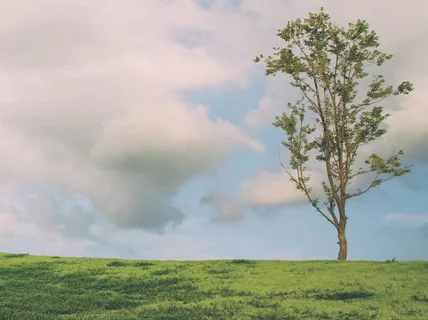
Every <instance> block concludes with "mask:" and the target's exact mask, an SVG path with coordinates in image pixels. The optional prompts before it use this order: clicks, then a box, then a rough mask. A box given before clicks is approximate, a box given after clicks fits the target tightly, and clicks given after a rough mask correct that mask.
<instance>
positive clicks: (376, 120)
mask: <svg viewBox="0 0 428 320" xmlns="http://www.w3.org/2000/svg"><path fill="white" fill-rule="evenodd" d="M277 35H278V37H280V38H281V39H282V40H284V42H285V45H284V47H283V48H280V47H277V48H273V49H274V53H273V54H272V55H269V56H267V57H264V56H263V55H262V54H261V55H259V56H258V57H256V58H255V59H254V61H255V62H256V63H258V62H260V61H263V62H264V63H265V65H266V75H273V76H275V75H276V74H277V73H285V74H287V75H288V76H289V77H290V79H291V82H290V84H291V86H292V87H294V88H297V89H298V92H299V93H300V98H299V99H298V101H297V103H295V104H292V103H288V104H287V108H288V109H289V112H284V113H282V114H281V115H279V116H277V117H276V120H275V122H274V123H273V125H274V126H276V127H278V128H280V129H282V130H283V132H284V133H285V136H286V140H285V141H283V142H282V145H283V146H284V147H285V148H287V149H288V151H289V153H290V167H291V169H293V170H294V171H295V172H296V173H295V174H292V173H291V172H290V171H289V170H288V169H286V168H285V166H284V165H283V164H282V163H281V165H282V166H283V168H284V169H285V170H286V171H287V173H288V175H289V177H290V181H292V182H293V183H294V184H295V186H296V188H297V189H298V190H300V191H302V192H303V193H304V194H305V195H306V196H307V198H308V200H309V202H310V203H311V204H312V206H313V207H314V208H315V209H316V210H317V211H318V212H319V213H320V214H321V215H322V216H323V217H324V218H325V219H327V221H329V222H330V223H331V224H333V225H334V226H335V227H336V228H337V229H338V230H339V228H344V226H345V225H346V220H347V216H346V211H345V203H346V200H348V199H350V198H352V197H354V196H359V195H361V194H363V193H365V192H366V191H368V190H369V189H371V188H374V187H376V186H378V185H380V184H381V183H383V182H385V181H387V180H389V179H391V178H393V177H396V176H401V175H404V174H406V173H408V172H410V166H404V167H403V166H402V164H401V161H400V157H401V156H402V155H403V151H402V150H400V151H398V152H397V153H395V154H393V155H392V156H391V157H389V158H386V159H384V158H382V157H380V156H379V155H377V154H372V155H371V156H370V157H369V158H368V159H367V160H366V161H365V164H366V165H367V167H366V168H359V169H358V170H357V171H356V172H354V168H353V167H354V164H355V162H356V158H357V154H358V151H359V148H360V147H361V146H363V145H365V144H367V143H370V142H372V141H374V140H376V139H379V138H380V137H382V136H383V135H385V133H386V132H387V131H386V129H385V128H383V127H382V122H383V121H384V120H386V119H387V118H388V117H389V114H387V113H384V111H383V107H382V106H380V105H379V103H380V102H381V101H383V100H385V99H387V98H388V97H391V96H397V95H401V94H404V95H407V94H409V93H410V92H411V91H412V90H413V85H412V83H410V82H408V81H405V82H403V83H401V84H400V85H398V86H397V88H395V89H394V87H393V86H392V85H387V84H386V81H385V79H384V77H383V75H380V74H372V76H373V78H372V81H371V82H370V83H369V84H368V86H367V87H364V86H363V84H364V82H363V81H367V80H368V79H367V78H368V77H369V75H370V73H369V70H370V68H371V69H374V68H376V67H378V66H381V65H383V64H384V63H385V62H386V61H388V60H390V59H392V55H390V54H386V53H383V52H381V51H379V50H378V47H379V41H378V40H379V38H378V36H377V34H376V32H375V31H373V30H370V29H369V25H368V23H367V22H366V21H364V20H357V21H356V22H355V23H349V25H348V28H346V29H345V28H342V27H339V26H337V25H335V24H334V23H333V22H331V19H330V16H329V15H328V14H327V13H325V12H324V9H323V8H321V11H320V12H319V13H317V14H314V13H310V14H309V17H308V18H306V19H304V20H303V21H302V20H301V19H296V20H295V21H289V22H288V23H287V25H286V27H285V28H283V29H280V30H278V33H277ZM357 96H361V97H362V98H357ZM308 112H310V113H311V115H312V116H313V117H312V118H314V121H313V122H310V121H307V118H308V117H307V116H306V114H307V113H308ZM312 154H313V156H314V158H315V159H316V160H318V161H320V162H323V163H324V164H325V168H326V173H327V177H328V180H327V181H324V182H322V187H323V190H324V193H325V195H326V201H324V202H323V206H322V205H321V204H320V202H319V199H318V198H314V196H313V194H312V186H310V178H311V177H310V175H309V174H308V172H307V167H306V164H307V162H308V161H309V160H310V157H311V156H312ZM368 173H374V174H375V178H374V180H373V181H372V182H371V183H370V184H369V185H368V187H367V188H366V189H359V190H358V191H357V192H355V193H352V194H350V193H347V191H346V190H347V188H348V187H349V185H350V184H351V182H352V180H353V179H354V178H355V177H357V176H360V175H363V174H368ZM336 210H337V211H336Z"/></svg>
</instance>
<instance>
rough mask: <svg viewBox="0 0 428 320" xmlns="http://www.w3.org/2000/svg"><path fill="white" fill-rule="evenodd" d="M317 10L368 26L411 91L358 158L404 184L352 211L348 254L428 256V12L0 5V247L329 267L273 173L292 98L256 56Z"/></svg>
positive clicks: (178, 0)
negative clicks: (392, 160) (279, 124)
mask: <svg viewBox="0 0 428 320" xmlns="http://www.w3.org/2000/svg"><path fill="white" fill-rule="evenodd" d="M321 7H324V8H325V11H326V13H328V14H330V15H331V18H332V20H333V21H334V22H335V23H336V24H338V25H339V26H346V25H347V23H349V22H355V21H356V20H357V19H364V20H367V21H368V23H369V24H370V27H371V28H372V29H374V30H376V31H377V33H378V35H379V37H380V43H381V49H382V50H383V51H385V52H387V53H391V54H393V55H394V58H393V60H391V61H389V62H387V63H386V64H385V65H384V67H382V69H381V72H382V73H383V74H385V77H386V79H387V81H388V82H389V83H391V84H393V85H395V86H396V85H398V84H399V83H401V82H402V81H405V80H409V81H411V82H413V84H414V86H415V90H414V91H413V92H412V93H411V94H410V95H409V96H405V97H397V98H395V99H389V100H386V101H385V103H384V104H383V106H384V108H385V110H387V111H388V112H389V113H391V116H390V117H389V118H388V119H387V121H386V122H385V124H386V126H387V128H388V133H387V135H385V136H384V137H382V138H381V139H380V140H379V141H376V142H374V143H372V144H371V145H369V146H367V147H365V148H362V149H361V154H360V156H361V159H363V158H364V157H367V156H368V155H370V153H372V152H377V153H379V154H381V155H389V154H391V152H392V150H393V149H395V150H398V149H403V150H404V152H405V156H404V158H403V162H404V163H405V164H411V165H413V167H412V172H411V173H410V174H408V175H406V176H404V177H399V178H395V179H392V180H390V181H388V182H386V183H385V184H383V185H381V186H380V187H378V188H376V189H373V190H371V191H370V192H368V193H367V194H365V195H363V196H361V197H358V198H354V199H352V200H351V201H350V202H349V203H348V216H349V220H348V230H347V236H348V245H349V255H348V257H349V259H350V260H386V259H391V258H393V257H395V258H396V259H397V260H425V259H428V250H427V248H428V209H427V207H426V205H425V202H426V201H425V200H426V195H427V194H428V193H427V191H428V143H427V141H428V120H426V119H427V117H426V112H427V111H426V110H427V109H426V108H427V106H426V101H428V77H427V74H428V65H427V64H426V57H427V56H428V36H427V35H428V24H427V23H426V12H428V2H427V1H425V0H408V1H389V0H361V1H351V0H324V1H318V0H313V1H312V0H311V1H297V0H295V1H292V0H269V1H259V0H241V1H239V0H235V1H232V0H211V1H210V0H144V1H141V0H93V1H87V0H16V1H7V0H0V18H1V19H0V148H1V151H2V152H1V154H2V157H1V161H0V252H14V253H29V254H36V255H50V256H52V255H57V256H77V257H81V256H86V257H115V258H125V259H160V260H205V259H237V258H242V259H244V258H245V259H274V260H278V259H279V260H306V259H336V257H337V251H338V246H337V243H336V242H337V234H336V231H335V229H334V228H333V226H331V225H330V224H328V222H327V221H325V220H324V219H323V218H322V217H321V216H320V215H319V214H317V213H316V211H314V209H313V208H312V207H311V206H310V205H309V204H308V203H307V202H305V199H304V195H303V194H301V193H300V192H299V191H297V190H296V189H295V187H294V185H293V184H292V183H291V182H289V180H288V177H287V175H286V173H285V172H284V170H283V169H282V168H281V166H280V165H279V163H278V157H277V146H278V145H279V143H280V142H281V140H283V139H284V134H283V133H282V132H281V131H280V129H277V128H275V127H273V126H272V122H273V121H274V118H275V116H276V115H279V114H281V113H282V112H285V111H286V109H285V105H286V103H287V102H294V101H295V100H296V98H297V96H296V92H295V91H293V90H292V89H291V87H290V86H289V84H288V83H289V79H287V77H286V76H283V75H278V76H277V77H267V76H265V74H264V69H263V65H262V64H254V62H253V59H254V58H255V56H257V55H258V54H260V53H264V54H269V53H272V48H273V47H274V46H276V45H281V42H280V41H279V40H280V39H279V38H278V37H277V36H276V32H277V29H280V28H283V27H284V26H285V25H286V23H287V21H290V20H295V19H297V18H302V19H303V18H306V17H307V16H308V14H309V12H314V13H315V12H319V10H320V8H321ZM281 157H282V159H283V161H284V162H285V163H286V161H287V157H288V154H287V152H286V151H285V150H282V151H281ZM310 165H311V168H310V169H311V172H312V173H313V180H312V181H313V183H314V187H315V189H316V190H319V182H320V179H322V169H321V167H320V164H319V163H315V162H311V163H310ZM367 181H368V180H367V179H366V180H361V181H357V183H359V184H360V185H364V183H367Z"/></svg>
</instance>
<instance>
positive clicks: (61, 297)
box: [0, 254, 428, 320]
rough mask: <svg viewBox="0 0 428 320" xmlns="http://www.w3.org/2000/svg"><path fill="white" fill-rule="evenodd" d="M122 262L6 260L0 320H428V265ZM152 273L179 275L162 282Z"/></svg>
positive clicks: (0, 271)
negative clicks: (148, 268) (111, 264)
mask: <svg viewBox="0 0 428 320" xmlns="http://www.w3.org/2000/svg"><path fill="white" fill-rule="evenodd" d="M114 261H115V263H114V264H113V265H115V266H117V268H114V267H111V266H110V267H109V266H108V262H110V263H111V262H112V261H111V260H107V259H82V258H79V259H75V258H60V259H52V258H51V257H36V256H26V258H25V259H10V255H9V256H8V255H5V254H0V319H8V320H9V319H10V320H18V319H19V320H27V319H37V320H48V319H49V320H51V319H52V320H53V319H55V320H58V319H59V320H61V319H64V320H65V319H76V320H77V319H79V320H85V319H87V320H89V319H91V320H92V319H110V320H113V319H115V320H125V319H126V320H130V319H172V320H173V319H241V320H246V319H248V320H249V319H355V320H356V319H359V320H362V319H394V318H395V319H425V318H426V314H427V313H428V303H427V301H428V299H427V297H428V291H427V288H426V286H425V285H424V284H425V283H426V282H427V280H428V273H427V272H426V271H427V264H426V262H416V261H413V262H401V261H400V262H395V263H389V264H387V263H385V262H362V261H358V262H350V263H346V264H342V263H337V262H336V261H252V260H232V261H202V262H199V261H198V262H195V261H188V262H173V261H152V262H147V261H124V260H114ZM236 261H240V262H236ZM242 261H246V262H242ZM119 262H121V264H120V266H119ZM148 263H149V264H150V266H152V267H154V266H156V268H157V270H158V271H165V270H169V271H170V272H169V273H164V274H162V275H159V274H156V275H153V274H152V270H147V269H145V268H144V267H146V266H147V264H148ZM248 266H251V268H248ZM225 270H227V272H224V271H225ZM219 275H221V277H218V276H219ZM379 275H381V276H379Z"/></svg>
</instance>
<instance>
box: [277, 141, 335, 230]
mask: <svg viewBox="0 0 428 320" xmlns="http://www.w3.org/2000/svg"><path fill="white" fill-rule="evenodd" d="M277 152H278V160H279V164H280V165H281V167H282V168H283V169H284V171H285V172H286V173H287V174H288V176H289V177H290V179H291V180H292V181H293V182H294V183H296V184H297V183H298V181H297V180H296V178H294V177H293V175H292V174H291V173H290V172H289V171H288V170H287V168H286V167H285V166H284V164H283V163H282V161H281V155H280V153H279V146H278V147H277ZM305 189H306V188H305ZM303 193H304V194H305V195H306V197H307V198H308V200H309V202H310V203H311V204H312V206H313V207H314V208H315V209H316V210H317V211H318V212H319V213H320V214H321V215H322V216H323V217H324V218H325V219H326V220H327V221H328V222H330V223H331V224H332V225H333V226H335V227H336V228H337V227H338V222H337V218H336V216H335V215H334V212H330V214H331V215H332V217H333V219H334V221H333V220H331V219H330V218H329V217H328V216H327V215H326V214H325V213H324V212H322V210H321V209H320V207H319V206H318V204H317V202H316V201H315V200H314V199H312V197H311V196H310V195H309V193H308V192H307V189H306V191H303Z"/></svg>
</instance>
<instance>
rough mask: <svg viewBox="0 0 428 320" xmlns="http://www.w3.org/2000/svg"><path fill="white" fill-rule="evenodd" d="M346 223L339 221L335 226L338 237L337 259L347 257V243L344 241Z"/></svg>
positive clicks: (343, 259)
mask: <svg viewBox="0 0 428 320" xmlns="http://www.w3.org/2000/svg"><path fill="white" fill-rule="evenodd" d="M345 229H346V223H340V225H339V227H338V228H337V237H338V238H339V242H338V243H337V244H338V245H339V255H338V256H337V260H341V261H346V259H347V258H348V243H347V241H346V234H345Z"/></svg>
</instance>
